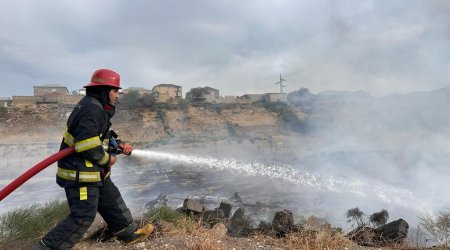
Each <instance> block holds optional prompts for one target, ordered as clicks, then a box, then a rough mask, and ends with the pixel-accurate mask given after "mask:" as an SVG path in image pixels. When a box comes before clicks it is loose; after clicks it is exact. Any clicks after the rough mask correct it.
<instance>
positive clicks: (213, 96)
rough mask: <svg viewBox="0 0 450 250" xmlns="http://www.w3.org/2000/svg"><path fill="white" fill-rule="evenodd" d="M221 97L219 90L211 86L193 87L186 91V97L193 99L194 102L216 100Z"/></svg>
mask: <svg viewBox="0 0 450 250" xmlns="http://www.w3.org/2000/svg"><path fill="white" fill-rule="evenodd" d="M219 98H220V95H219V90H218V89H215V88H211V87H204V88H201V87H199V88H192V89H191V90H190V91H189V92H187V93H186V99H191V100H192V101H194V102H214V101H217V99H219Z"/></svg>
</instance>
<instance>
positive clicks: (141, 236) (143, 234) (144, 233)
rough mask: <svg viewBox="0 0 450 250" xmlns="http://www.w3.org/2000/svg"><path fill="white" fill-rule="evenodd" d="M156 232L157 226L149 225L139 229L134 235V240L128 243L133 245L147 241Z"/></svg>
mask: <svg viewBox="0 0 450 250" xmlns="http://www.w3.org/2000/svg"><path fill="white" fill-rule="evenodd" d="M154 231H155V226H154V225H153V224H152V223H148V224H147V225H145V226H144V227H141V228H139V229H138V230H136V231H135V232H134V233H133V240H131V241H129V242H127V243H128V244H133V243H136V242H139V241H143V240H145V239H146V238H147V237H148V236H149V235H150V234H152V233H153V232H154Z"/></svg>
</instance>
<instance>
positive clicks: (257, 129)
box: [0, 105, 281, 143]
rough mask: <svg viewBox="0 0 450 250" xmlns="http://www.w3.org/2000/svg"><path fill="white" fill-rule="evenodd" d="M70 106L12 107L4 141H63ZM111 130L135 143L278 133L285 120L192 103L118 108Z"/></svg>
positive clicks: (1, 133) (0, 132) (1, 130)
mask: <svg viewBox="0 0 450 250" xmlns="http://www.w3.org/2000/svg"><path fill="white" fill-rule="evenodd" d="M70 112H71V108H70V107H67V108H60V107H59V108H58V107H57V106H50V105H47V106H38V107H36V108H33V109H10V110H9V111H8V114H6V115H4V116H3V117H2V118H0V138H2V139H1V140H0V143H53V142H56V143H58V142H59V141H60V140H61V135H62V133H63V132H64V130H65V126H66V121H67V117H68V116H69V114H70ZM112 122H113V127H112V129H114V130H116V132H118V133H119V135H121V137H122V138H126V139H127V140H129V141H134V142H153V141H157V140H160V139H163V138H166V137H172V138H173V137H174V138H181V139H185V140H202V139H204V138H209V139H211V138H213V139H216V140H220V139H223V138H226V137H229V136H232V137H233V136H234V137H242V136H244V137H249V138H255V137H265V136H272V135H275V134H277V133H278V131H279V127H280V124H281V119H280V117H279V116H278V114H276V113H274V112H271V111H269V110H267V109H264V108H263V107H256V106H246V107H242V106H241V107H235V108H230V109H221V110H220V111H217V110H214V109H208V108H204V107H193V106H190V107H188V108H187V109H186V110H168V109H158V110H157V111H152V110H150V109H143V108H140V109H132V110H123V109H122V110H121V109H119V110H117V113H116V115H115V116H114V118H113V121H112Z"/></svg>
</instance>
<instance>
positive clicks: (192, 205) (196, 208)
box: [183, 198, 205, 214]
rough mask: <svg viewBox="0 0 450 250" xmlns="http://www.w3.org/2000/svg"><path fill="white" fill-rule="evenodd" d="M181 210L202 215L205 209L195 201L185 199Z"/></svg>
mask: <svg viewBox="0 0 450 250" xmlns="http://www.w3.org/2000/svg"><path fill="white" fill-rule="evenodd" d="M183 210H184V211H185V212H193V213H194V214H195V213H202V212H203V211H204V210H205V209H204V207H203V205H202V204H201V203H200V202H199V201H196V200H193V199H189V198H186V199H184V202H183Z"/></svg>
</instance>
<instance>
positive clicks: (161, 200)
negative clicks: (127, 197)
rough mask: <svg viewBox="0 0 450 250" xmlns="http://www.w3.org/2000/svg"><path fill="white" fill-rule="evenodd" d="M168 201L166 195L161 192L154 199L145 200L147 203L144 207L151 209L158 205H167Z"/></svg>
mask: <svg viewBox="0 0 450 250" xmlns="http://www.w3.org/2000/svg"><path fill="white" fill-rule="evenodd" d="M168 201H169V200H168V199H167V195H165V194H163V193H161V194H160V195H159V196H158V197H157V198H156V199H154V200H152V201H149V202H147V204H145V208H146V209H148V210H151V209H155V208H158V207H162V206H167V202H168Z"/></svg>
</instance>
